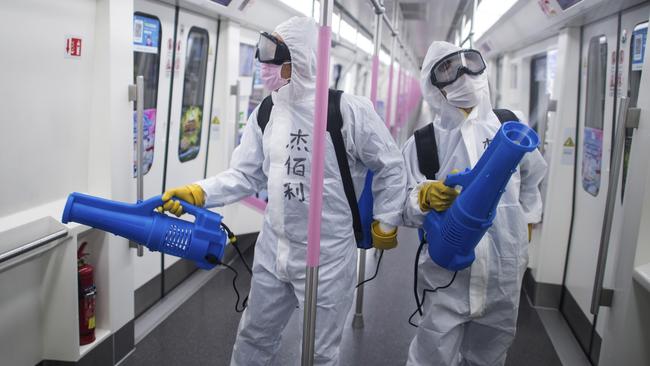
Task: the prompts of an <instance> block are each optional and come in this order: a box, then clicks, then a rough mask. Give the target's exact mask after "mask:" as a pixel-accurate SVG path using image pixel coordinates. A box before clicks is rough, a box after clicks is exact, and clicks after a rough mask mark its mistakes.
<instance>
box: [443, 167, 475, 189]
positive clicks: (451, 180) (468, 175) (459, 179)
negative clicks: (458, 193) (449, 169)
mask: <svg viewBox="0 0 650 366" xmlns="http://www.w3.org/2000/svg"><path fill="white" fill-rule="evenodd" d="M473 180H474V174H472V170H471V169H469V168H467V169H465V170H464V171H462V172H460V173H454V174H449V175H448V176H447V178H446V179H445V185H446V186H447V187H456V186H461V187H463V188H467V186H469V184H470V183H472V181H473Z"/></svg>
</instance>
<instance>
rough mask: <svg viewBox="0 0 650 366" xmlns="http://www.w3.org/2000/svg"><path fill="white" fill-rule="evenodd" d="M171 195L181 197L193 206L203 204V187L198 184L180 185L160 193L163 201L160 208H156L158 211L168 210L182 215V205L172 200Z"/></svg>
mask: <svg viewBox="0 0 650 366" xmlns="http://www.w3.org/2000/svg"><path fill="white" fill-rule="evenodd" d="M173 197H176V198H179V199H182V200H183V201H185V202H187V203H189V204H191V205H194V206H199V207H202V206H203V205H204V204H205V193H203V188H201V186H200V185H198V184H188V185H186V186H180V187H176V188H172V189H169V190H167V191H165V193H163V195H162V200H163V202H164V204H163V206H162V210H161V209H158V211H169V212H171V213H173V214H174V215H176V216H180V215H182V214H183V206H181V203H180V202H178V201H173V200H172V198H173Z"/></svg>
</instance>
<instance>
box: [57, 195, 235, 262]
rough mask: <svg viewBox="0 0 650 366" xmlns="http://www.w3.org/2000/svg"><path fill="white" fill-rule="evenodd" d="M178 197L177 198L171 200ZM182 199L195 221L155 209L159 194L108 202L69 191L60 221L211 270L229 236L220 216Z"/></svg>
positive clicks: (222, 251) (159, 197)
mask: <svg viewBox="0 0 650 366" xmlns="http://www.w3.org/2000/svg"><path fill="white" fill-rule="evenodd" d="M174 200H177V199H174ZM178 201H179V202H181V204H182V206H183V209H184V210H185V211H186V212H187V213H189V214H190V215H192V216H194V219H195V220H194V222H189V221H185V220H181V219H178V218H174V217H170V216H167V215H165V214H163V213H160V212H157V211H156V210H155V209H156V208H157V207H160V206H162V204H163V201H162V198H161V196H155V197H152V198H150V199H148V200H146V201H142V202H140V203H136V204H128V203H122V202H116V201H111V200H107V199H103V198H98V197H93V196H89V195H85V194H81V193H76V192H75V193H71V194H70V195H69V196H68V201H67V203H66V205H65V209H64V210H63V217H62V219H61V221H62V222H63V223H68V222H70V221H73V222H78V223H80V224H84V225H87V226H91V227H94V228H97V229H101V230H104V231H107V232H109V233H113V234H115V235H119V236H122V237H124V238H127V239H130V240H132V241H134V242H136V243H139V244H142V245H144V246H146V247H147V248H149V250H151V251H156V252H162V253H165V254H169V255H173V256H176V257H180V258H185V259H188V260H191V261H193V262H194V263H196V265H197V266H198V267H199V268H203V269H212V268H213V267H214V266H216V265H217V264H219V263H221V259H222V258H223V253H224V248H225V246H226V243H227V241H228V235H227V233H226V231H224V229H223V228H222V225H221V221H222V219H223V218H222V216H221V215H219V214H218V213H215V212H212V211H209V210H207V209H204V208H200V207H196V206H193V205H190V204H189V203H187V202H184V201H182V200H178Z"/></svg>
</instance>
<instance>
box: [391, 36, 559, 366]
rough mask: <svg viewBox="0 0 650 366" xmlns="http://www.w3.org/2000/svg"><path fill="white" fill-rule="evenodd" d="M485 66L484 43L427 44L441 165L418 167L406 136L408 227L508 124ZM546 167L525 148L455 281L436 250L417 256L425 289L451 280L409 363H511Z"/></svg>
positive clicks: (443, 202) (438, 295)
mask: <svg viewBox="0 0 650 366" xmlns="http://www.w3.org/2000/svg"><path fill="white" fill-rule="evenodd" d="M485 68H486V66H485V63H484V61H483V59H482V57H481V56H480V53H478V51H474V50H464V51H461V49H460V48H458V47H456V46H454V45H452V44H450V43H447V42H433V44H432V45H431V46H430V47H429V50H428V52H427V55H426V57H425V59H424V63H423V65H422V72H421V87H422V91H423V95H424V98H425V99H426V101H427V102H428V103H430V104H431V106H432V108H433V109H434V110H437V111H438V115H437V116H436V118H435V120H434V121H433V130H434V133H435V141H436V143H437V153H438V157H439V170H438V172H437V174H435V179H432V180H427V178H426V177H425V175H424V174H423V173H422V172H421V171H420V168H419V164H418V157H417V151H416V144H415V142H414V138H413V137H412V138H411V139H410V140H408V141H407V143H406V144H405V146H404V148H403V154H404V157H405V162H406V169H407V174H408V194H409V196H408V198H407V200H406V205H405V209H404V222H405V224H406V225H409V226H414V227H422V222H423V219H424V217H425V215H426V214H427V212H428V211H429V210H432V209H434V210H437V211H444V210H445V209H447V208H449V206H450V205H451V204H452V203H453V200H454V199H455V197H456V196H457V195H458V192H457V191H456V190H455V189H454V188H449V187H446V186H445V185H444V184H443V183H442V182H443V181H444V180H445V178H446V176H447V175H448V174H450V173H451V172H452V171H453V170H454V169H458V170H461V171H462V170H464V169H466V168H472V167H473V166H474V165H475V164H476V163H477V161H478V160H479V158H480V157H481V155H482V154H483V152H484V151H485V149H486V148H487V146H488V144H489V142H490V140H491V139H492V138H493V137H494V135H495V134H496V132H497V130H498V129H499V127H500V126H501V123H500V121H499V119H498V118H497V116H496V115H495V114H494V113H493V111H492V106H491V104H490V97H489V91H488V82H487V76H486V73H485ZM432 74H434V75H433V76H432ZM434 82H435V83H436V84H437V86H436V85H434ZM431 148H432V149H434V148H435V147H434V146H431ZM545 173H546V163H545V162H544V159H543V158H542V156H541V154H540V153H539V151H537V150H535V151H533V152H532V153H529V154H526V155H525V157H524V159H523V160H522V162H521V163H520V165H519V168H518V169H517V171H516V172H515V173H514V174H513V175H512V178H511V179H510V181H509V182H508V185H507V187H506V191H505V193H504V194H503V196H502V197H501V200H500V202H499V204H498V206H497V209H496V218H495V220H494V224H493V225H492V227H491V228H490V229H489V230H488V231H487V233H486V234H485V236H484V237H483V238H482V240H481V241H480V242H479V244H478V246H477V247H476V249H475V254H476V260H475V261H474V262H473V264H472V265H471V267H469V268H467V269H464V270H461V271H459V272H458V273H457V274H456V275H455V279H454V280H452V278H454V273H453V272H450V271H448V270H446V269H444V268H442V267H440V266H438V265H437V264H436V263H434V262H433V261H432V260H431V258H430V257H429V255H426V254H425V255H422V256H421V257H420V261H419V268H418V282H419V286H418V287H419V289H418V292H419V293H420V294H421V293H422V291H423V290H424V289H435V288H436V287H440V286H445V285H447V284H449V283H450V282H451V285H450V286H449V287H447V288H444V289H440V290H438V291H436V292H434V293H428V295H427V296H426V300H425V303H424V305H423V307H422V309H423V312H424V314H423V317H422V319H421V320H420V323H419V328H418V330H417V333H416V336H415V338H414V339H413V341H412V342H411V345H410V348H409V357H408V361H407V365H461V364H462V365H503V364H504V362H505V359H506V353H507V351H508V348H509V346H510V344H511V343H512V341H513V339H514V336H515V329H516V323H517V311H518V305H519V295H520V288H521V282H522V278H523V274H524V270H525V268H526V265H527V262H528V251H527V245H528V241H529V238H528V234H527V224H531V223H536V222H539V221H540V220H541V215H542V202H541V196H540V192H539V188H538V187H539V184H540V182H541V181H542V179H543V177H544V175H545ZM460 194H462V192H461V193H460ZM423 253H427V250H426V247H425V249H424V250H423ZM420 296H421V295H420Z"/></svg>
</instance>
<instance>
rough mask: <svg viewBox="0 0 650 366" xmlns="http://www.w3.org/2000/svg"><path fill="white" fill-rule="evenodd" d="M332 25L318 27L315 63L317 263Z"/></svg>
mask: <svg viewBox="0 0 650 366" xmlns="http://www.w3.org/2000/svg"><path fill="white" fill-rule="evenodd" d="M331 42H332V28H331V27H330V26H328V25H322V26H321V27H320V30H319V31H318V56H317V58H318V61H317V64H316V104H315V107H314V133H313V140H312V141H313V142H312V144H313V145H312V154H311V164H312V166H311V181H310V194H309V221H308V223H309V226H308V235H307V265H308V266H310V267H317V266H318V264H319V255H320V221H321V211H322V205H323V175H324V173H323V171H324V166H325V163H324V160H325V159H324V158H325V131H326V128H327V96H328V91H327V89H328V86H329V85H328V84H329V82H328V81H329V60H330V56H329V53H330V47H331V46H330V45H331Z"/></svg>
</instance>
